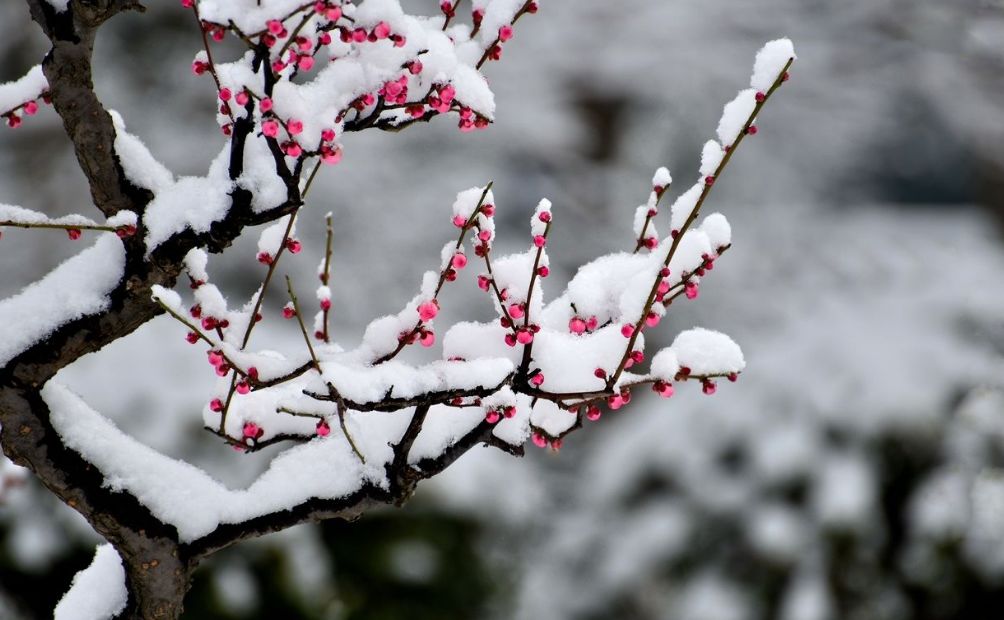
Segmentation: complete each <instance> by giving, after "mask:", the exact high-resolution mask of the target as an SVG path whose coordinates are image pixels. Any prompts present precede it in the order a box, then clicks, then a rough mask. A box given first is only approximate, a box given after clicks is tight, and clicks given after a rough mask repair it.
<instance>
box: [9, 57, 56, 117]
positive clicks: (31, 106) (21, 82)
mask: <svg viewBox="0 0 1004 620" xmlns="http://www.w3.org/2000/svg"><path fill="white" fill-rule="evenodd" d="M48 90H49V83H48V82H47V81H46V79H45V76H44V75H42V66H41V65H36V66H34V67H32V68H31V70H30V71H28V73H26V74H25V75H24V76H22V77H21V78H19V79H17V80H14V81H13V82H4V83H3V84H0V118H3V119H4V121H5V122H6V123H7V126H8V127H11V128H16V127H19V126H20V125H21V119H22V117H23V116H34V115H35V114H37V113H38V101H39V100H42V101H44V102H45V103H48Z"/></svg>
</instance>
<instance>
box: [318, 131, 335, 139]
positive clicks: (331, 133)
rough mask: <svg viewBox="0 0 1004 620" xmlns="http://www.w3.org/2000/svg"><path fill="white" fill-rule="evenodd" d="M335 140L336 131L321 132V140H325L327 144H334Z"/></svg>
mask: <svg viewBox="0 0 1004 620" xmlns="http://www.w3.org/2000/svg"><path fill="white" fill-rule="evenodd" d="M334 139H335V130H334V129H324V130H322V131H321V140H324V141H325V142H332V141H334Z"/></svg>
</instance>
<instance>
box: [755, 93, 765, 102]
mask: <svg viewBox="0 0 1004 620" xmlns="http://www.w3.org/2000/svg"><path fill="white" fill-rule="evenodd" d="M766 99H767V95H765V94H763V93H761V92H758V93H757V94H756V102H757V103H763V102H764V101H765V100H766Z"/></svg>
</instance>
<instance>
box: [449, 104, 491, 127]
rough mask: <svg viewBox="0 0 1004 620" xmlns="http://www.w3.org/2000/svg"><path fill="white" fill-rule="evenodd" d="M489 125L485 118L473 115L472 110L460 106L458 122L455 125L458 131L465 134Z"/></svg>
mask: <svg viewBox="0 0 1004 620" xmlns="http://www.w3.org/2000/svg"><path fill="white" fill-rule="evenodd" d="M489 124H490V122H489V120H488V119H487V118H486V117H484V116H481V115H480V114H477V113H475V112H474V110H472V109H470V108H468V107H467V106H460V122H459V123H458V124H457V126H458V127H459V128H460V131H463V132H464V133H467V132H469V131H474V130H475V129H484V128H485V127H487V126H488V125H489Z"/></svg>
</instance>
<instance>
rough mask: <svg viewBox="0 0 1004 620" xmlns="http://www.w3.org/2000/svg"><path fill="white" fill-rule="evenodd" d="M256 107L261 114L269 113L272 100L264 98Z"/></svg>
mask: <svg viewBox="0 0 1004 620" xmlns="http://www.w3.org/2000/svg"><path fill="white" fill-rule="evenodd" d="M258 107H260V108H261V111H262V112H269V111H270V110H271V109H272V100H271V99H270V98H268V97H265V98H264V99H262V100H261V101H260V102H259V103H258ZM262 126H263V128H264V123H263V124H262Z"/></svg>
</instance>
